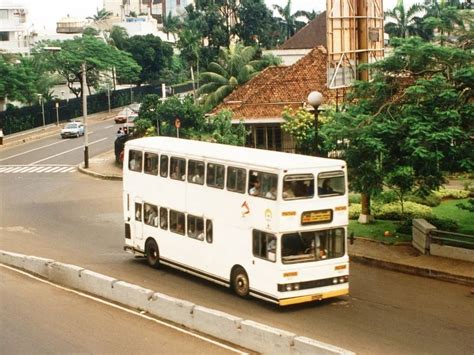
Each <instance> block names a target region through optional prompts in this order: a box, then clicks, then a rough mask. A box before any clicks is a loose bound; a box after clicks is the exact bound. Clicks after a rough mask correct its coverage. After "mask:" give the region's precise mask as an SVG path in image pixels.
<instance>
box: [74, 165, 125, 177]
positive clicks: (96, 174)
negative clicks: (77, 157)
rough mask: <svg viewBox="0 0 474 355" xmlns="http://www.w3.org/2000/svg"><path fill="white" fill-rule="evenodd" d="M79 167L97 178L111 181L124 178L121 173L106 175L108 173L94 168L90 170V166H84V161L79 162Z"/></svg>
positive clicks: (81, 170) (83, 171)
mask: <svg viewBox="0 0 474 355" xmlns="http://www.w3.org/2000/svg"><path fill="white" fill-rule="evenodd" d="M77 169H78V170H79V171H80V172H81V173H83V174H85V175H89V176H93V177H95V178H98V179H102V180H110V181H122V180H123V178H122V176H120V175H106V174H101V173H98V172H96V171H92V170H90V168H87V169H86V168H84V166H83V163H81V164H79V165H78V166H77Z"/></svg>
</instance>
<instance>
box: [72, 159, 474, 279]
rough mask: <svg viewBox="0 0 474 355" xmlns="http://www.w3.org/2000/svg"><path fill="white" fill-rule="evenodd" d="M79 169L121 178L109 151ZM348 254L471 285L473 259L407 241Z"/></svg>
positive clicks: (358, 246)
mask: <svg viewBox="0 0 474 355" xmlns="http://www.w3.org/2000/svg"><path fill="white" fill-rule="evenodd" d="M79 170H80V171H81V172H83V173H85V174H88V175H92V176H95V177H97V178H102V179H110V180H122V169H121V168H120V167H119V166H118V165H117V164H116V163H115V157H114V153H113V151H110V152H107V153H104V154H101V155H98V156H96V157H93V158H92V159H90V160H89V169H84V168H83V167H82V166H80V167H79ZM349 256H350V259H351V261H353V262H359V263H363V264H368V265H372V266H376V267H382V268H386V269H390V270H394V271H399V272H404V273H409V274H414V275H418V276H424V277H431V278H436V279H439V280H444V281H450V282H455V283H460V284H464V285H469V286H474V265H473V263H470V262H468V261H462V260H455V259H449V258H441V257H436V256H431V255H420V254H419V253H418V251H417V250H416V249H415V248H413V247H412V246H411V245H385V244H381V243H377V242H373V241H370V240H366V239H363V238H356V239H355V241H354V244H352V245H351V244H349Z"/></svg>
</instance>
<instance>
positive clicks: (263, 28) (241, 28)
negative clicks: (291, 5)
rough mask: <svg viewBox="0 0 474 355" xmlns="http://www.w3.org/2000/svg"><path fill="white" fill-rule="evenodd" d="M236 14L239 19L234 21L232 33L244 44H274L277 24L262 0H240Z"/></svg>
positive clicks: (278, 33) (276, 39)
mask: <svg viewBox="0 0 474 355" xmlns="http://www.w3.org/2000/svg"><path fill="white" fill-rule="evenodd" d="M237 16H238V18H239V19H240V21H238V22H237V23H236V25H235V27H234V29H233V33H234V34H236V35H237V36H238V38H240V40H241V41H242V42H243V44H244V45H245V46H255V45H257V44H258V45H260V46H262V47H264V48H273V47H275V46H276V44H277V41H278V39H279V37H280V29H279V25H278V23H277V22H276V21H275V20H274V18H273V16H272V12H271V10H269V9H268V8H267V6H266V5H265V2H264V1H263V0H242V1H241V2H240V6H239V8H238V10H237Z"/></svg>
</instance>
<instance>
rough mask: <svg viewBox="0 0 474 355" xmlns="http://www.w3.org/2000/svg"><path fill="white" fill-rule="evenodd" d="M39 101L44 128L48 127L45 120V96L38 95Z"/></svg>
mask: <svg viewBox="0 0 474 355" xmlns="http://www.w3.org/2000/svg"><path fill="white" fill-rule="evenodd" d="M38 100H39V103H40V104H41V115H42V116H43V128H44V127H45V126H46V120H45V118H44V100H43V95H42V94H38Z"/></svg>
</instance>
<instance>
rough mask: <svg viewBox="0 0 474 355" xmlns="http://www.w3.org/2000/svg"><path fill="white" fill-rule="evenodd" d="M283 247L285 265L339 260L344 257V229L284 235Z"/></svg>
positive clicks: (282, 255)
mask: <svg viewBox="0 0 474 355" xmlns="http://www.w3.org/2000/svg"><path fill="white" fill-rule="evenodd" d="M281 245H282V248H281V259H282V261H283V264H292V263H301V262H309V261H319V260H325V259H333V258H339V257H342V256H344V245H345V243H344V229H342V228H337V229H328V230H322V231H308V232H295V233H288V234H283V235H282V239H281Z"/></svg>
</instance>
